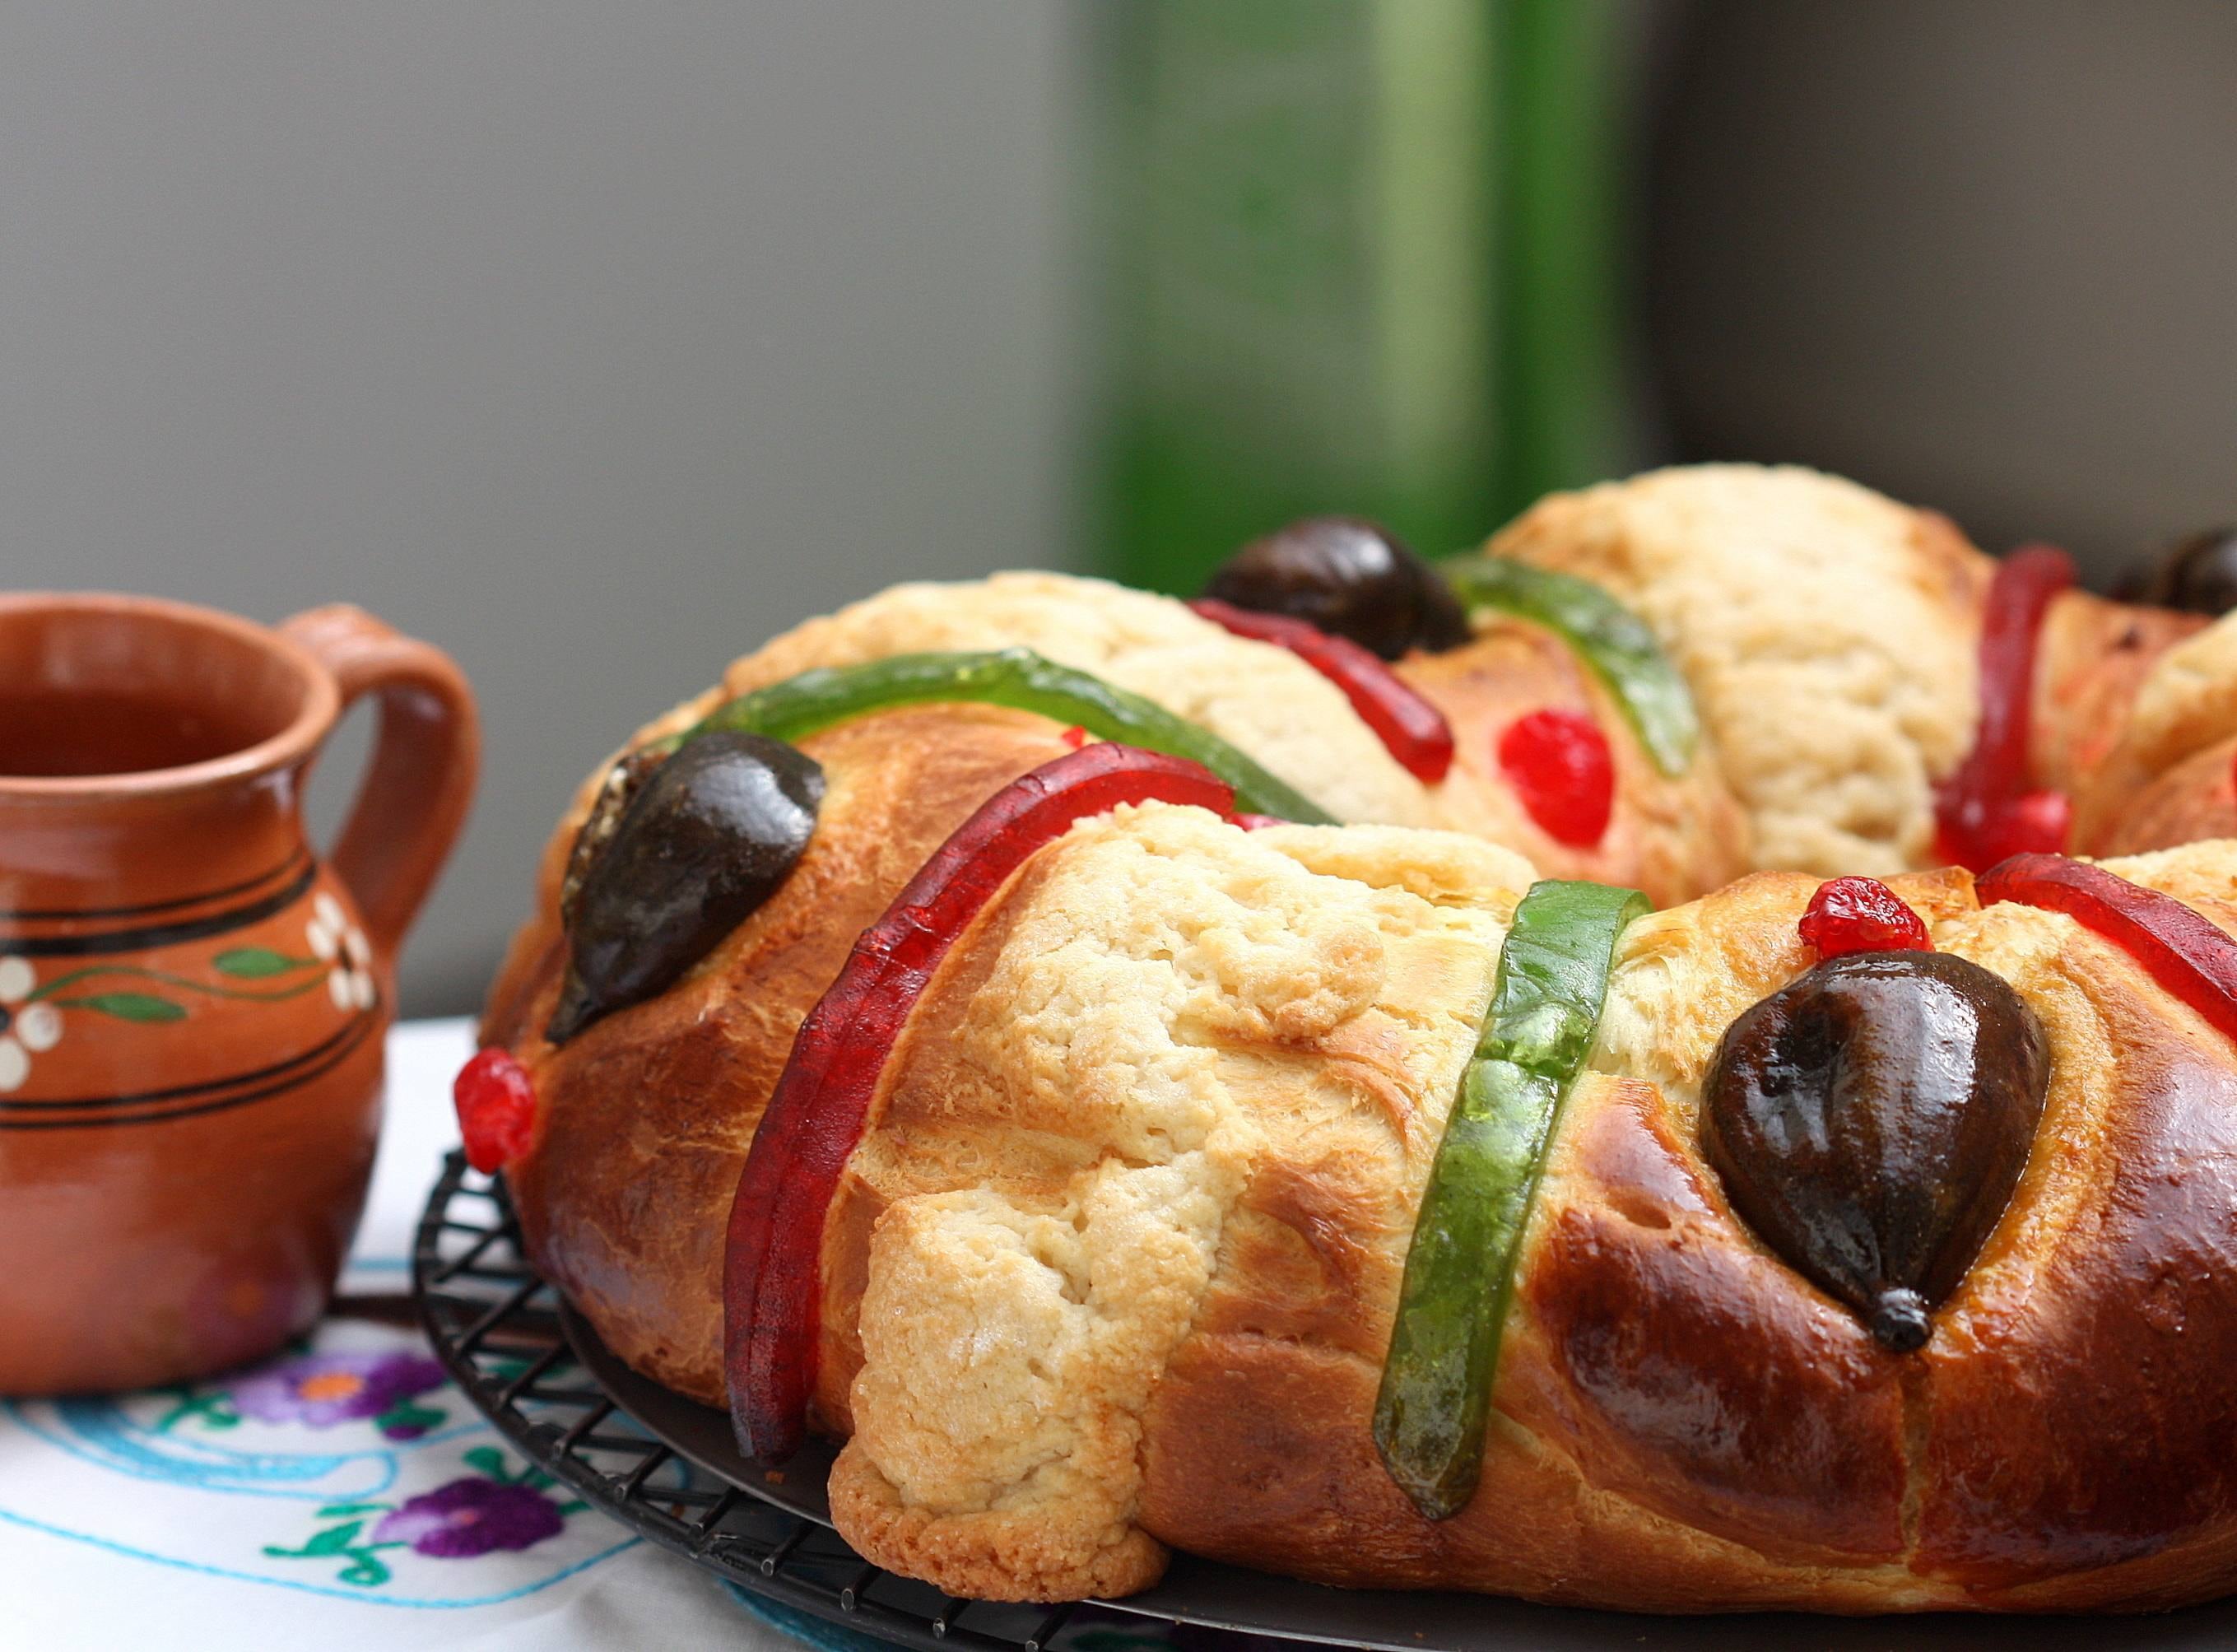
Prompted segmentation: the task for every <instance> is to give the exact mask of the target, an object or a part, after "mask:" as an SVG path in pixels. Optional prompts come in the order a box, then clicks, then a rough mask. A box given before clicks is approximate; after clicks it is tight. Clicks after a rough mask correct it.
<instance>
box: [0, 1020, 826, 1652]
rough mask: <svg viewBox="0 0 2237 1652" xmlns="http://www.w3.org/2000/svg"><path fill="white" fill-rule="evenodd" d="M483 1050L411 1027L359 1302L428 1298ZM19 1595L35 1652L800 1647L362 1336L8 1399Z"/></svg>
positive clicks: (6, 1462)
mask: <svg viewBox="0 0 2237 1652" xmlns="http://www.w3.org/2000/svg"><path fill="white" fill-rule="evenodd" d="M470 1044H471V1041H470V1037H469V1032H468V1027H467V1023H466V1022H465V1021H463V1020H459V1021H424V1022H419V1023H415V1024H408V1025H406V1026H402V1027H399V1028H397V1029H396V1030H395V1032H394V1033H393V1034H392V1035H391V1038H390V1041H389V1052H388V1054H389V1066H388V1115H387V1121H386V1127H385V1131H384V1134H383V1139H382V1142H381V1150H380V1159H379V1165H378V1166H377V1168H376V1170H375V1172H374V1175H373V1194H372V1199H371V1201H370V1204H369V1206H368V1208H367V1211H366V1218H365V1222H364V1225H363V1226H362V1228H361V1229H360V1232H359V1235H358V1243H357V1246H356V1249H355V1251H354V1252H353V1255H352V1259H351V1262H350V1265H349V1269H348V1272H347V1273H346V1276H345V1288H346V1289H348V1290H353V1291H382V1290H385V1291H393V1292H400V1291H403V1290H405V1289H406V1287H407V1278H408V1275H407V1272H406V1257H407V1255H408V1253H409V1251H410V1244H411V1236H412V1230H413V1228H414V1227H415V1226H416V1225H417V1223H418V1220H419V1210H420V1206H421V1205H422V1204H423V1202H424V1201H425V1199H426V1193H427V1189H428V1187H429V1186H430V1185H431V1184H432V1181H433V1180H434V1178H435V1174H436V1171H437V1167H438V1166H439V1162H440V1160H441V1158H442V1154H443V1153H444V1152H445V1150H446V1149H447V1148H448V1147H450V1146H452V1145H453V1144H454V1142H455V1141H456V1139H457V1131H456V1127H455V1125H454V1124H453V1122H452V1114H451V1106H450V1084H451V1076H452V1074H453V1073H454V1072H455V1071H456V1070H457V1068H458V1067H459V1063H460V1062H461V1061H464V1060H465V1056H466V1054H468V1052H469V1049H470ZM0 1602H5V1604H4V1607H0V1625H4V1630H0V1642H4V1643H5V1644H6V1645H7V1646H9V1647H10V1648H13V1647H25V1648H30V1647H41V1648H58V1649H76V1648H81V1647H83V1648H99V1649H109V1648H135V1649H162V1652H171V1649H179V1652H196V1649H201V1648H209V1649H224V1652H242V1649H254V1648H262V1647H291V1648H296V1647H300V1648H305V1649H312V1652H343V1649H349V1648H358V1647H366V1648H375V1647H377V1648H412V1647H423V1646H424V1647H436V1646H441V1647H447V1648H477V1649H481V1648H489V1649H499V1648H505V1649H510V1648H520V1649H528V1648H534V1649H536V1652H571V1649H577V1648H583V1649H591V1648H608V1647H611V1648H635V1647H648V1646H657V1647H662V1648H692V1647H701V1646H709V1647H711V1646H723V1647H727V1648H740V1649H744V1652H780V1649H785V1652H793V1649H796V1648H797V1646H798V1642H795V1641H793V1640H792V1639H790V1638H789V1637H788V1636H786V1635H782V1634H781V1633H780V1632H778V1631H777V1630H775V1629H771V1628H769V1627H768V1626H767V1625H766V1624H764V1623H763V1622H761V1621H759V1620H758V1619H757V1618H756V1617H755V1616H751V1615H749V1613H748V1612H747V1611H746V1610H744V1609H742V1607H741V1605H740V1603H739V1602H737V1601H736V1599H735V1598H733V1596H731V1595H730V1593H729V1591H728V1590H726V1589H724V1588H723V1585H722V1584H721V1583H718V1582H717V1581H716V1579H715V1578H714V1577H713V1576H711V1575H709V1574H708V1573H705V1572H703V1571H701V1570H699V1569H696V1568H695V1567H693V1566H691V1565H690V1564H688V1563H685V1562H683V1561H682V1560H680V1559H677V1558H676V1556H671V1555H670V1554H667V1553H666V1552H664V1551H663V1550H660V1549H658V1548H657V1547H655V1546H654V1545H652V1544H650V1543H643V1542H641V1541H639V1540H637V1538H635V1537H633V1536H631V1535H630V1532H629V1531H628V1530H625V1529H624V1528H623V1527H622V1526H620V1525H618V1524H617V1523H613V1522H611V1521H610V1520H608V1519H607V1518H606V1517H604V1516H603V1515H601V1514H599V1513H598V1512H597V1510H592V1509H588V1508H584V1507H582V1506H581V1505H580V1504H578V1503H575V1502H574V1501H573V1499H572V1498H571V1496H570V1494H569V1493H568V1491H567V1490H566V1489H565V1488H564V1487H554V1486H552V1485H551V1484H550V1483H548V1482H546V1481H544V1479H543V1478H542V1477H541V1476H539V1475H538V1474H536V1473H535V1472H534V1471H533V1470H532V1469H531V1465H529V1464H526V1463H525V1462H524V1461H523V1460H522V1459H521V1458H520V1457H518V1455H517V1454H516V1453H514V1452H513V1451H512V1450H511V1449H510V1448H509V1447H508V1446H506V1445H505V1443H504V1442H503V1441H502V1440H501V1439H500V1438H499V1437H498V1435H497V1434H496V1432H495V1431H493V1430H492V1429H491V1428H490V1426H489V1425H488V1424H486V1423H485V1422H483V1421H482V1419H481V1417H480V1416H479V1415H478V1413H477V1412H476V1411H474V1410H473V1408H472V1406H471V1405H470V1404H468V1403H467V1402H466V1400H465V1398H464V1397H463V1396H461V1395H460V1394H459V1391H457V1390H456V1389H454V1388H452V1387H451V1386H449V1385H448V1384H445V1383H444V1382H443V1381H442V1380H441V1372H440V1370H439V1367H436V1366H435V1365H433V1364H432V1361H430V1360H429V1359H428V1358H426V1346H425V1345H424V1343H422V1342H421V1341H420V1339H419V1337H418V1336H417V1335H416V1333H413V1332H406V1331H401V1330H391V1329H387V1328H385V1327H382V1326H378V1325H364V1324H358V1323H349V1322H343V1321H338V1320H337V1321H329V1322H328V1323H327V1324H326V1325H322V1326H320V1328H319V1330H318V1331H317V1332H316V1333H315V1334H314V1335H313V1338H312V1339H311V1342H310V1345H309V1346H308V1347H307V1349H305V1350H303V1351H300V1352H298V1353H296V1354H294V1355H292V1356H283V1357H282V1358H280V1359H279V1360H276V1361H274V1362H272V1363H270V1364H267V1365H266V1366H264V1367H262V1368H261V1371H258V1372H255V1373H251V1374H249V1375H247V1376H246V1377H241V1376H236V1377H234V1378H228V1379H223V1380H220V1381H217V1382H213V1383H205V1384H195V1385H194V1386H193V1387H191V1388H188V1389H186V1390H183V1391H165V1392H162V1393H148V1394H135V1395H128V1396H124V1397H122V1398H112V1399H97V1400H71V1401H59V1402H57V1401H43V1400H42V1401H7V1402H0ZM818 1638H819V1639H820V1638H821V1636H819V1637H818Z"/></svg>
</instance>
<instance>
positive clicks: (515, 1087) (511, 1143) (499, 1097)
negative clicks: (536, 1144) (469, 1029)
mask: <svg viewBox="0 0 2237 1652" xmlns="http://www.w3.org/2000/svg"><path fill="white" fill-rule="evenodd" d="M451 1100H452V1103H453V1105H455V1106H456V1107H457V1108H458V1110H459V1134H460V1135H461V1136H463V1137H465V1143H466V1162H467V1163H468V1164H470V1165H472V1166H473V1167H474V1168H475V1169H476V1170H478V1171H480V1172H481V1173H483V1174H484V1175H488V1174H489V1173H492V1171H497V1170H502V1169H503V1168H504V1167H505V1166H507V1165H509V1164H511V1162H512V1161H513V1160H516V1159H518V1158H519V1157H520V1155H521V1154H522V1153H525V1152H527V1151H528V1141H529V1137H530V1136H531V1133H533V1132H534V1130H535V1127H536V1087H535V1085H534V1084H532V1083H531V1082H530V1081H529V1077H528V1070H527V1069H526V1068H525V1067H522V1066H521V1064H520V1063H519V1062H518V1061H514V1060H513V1059H512V1056H511V1053H510V1052H509V1051H505V1050H501V1049H486V1050H484V1051H482V1052H481V1053H480V1054H478V1055H477V1056H475V1057H474V1058H473V1060H472V1061H468V1062H467V1063H466V1064H465V1066H464V1067H460V1068H459V1077H458V1081H457V1082H456V1083H454V1084H452V1087H451Z"/></svg>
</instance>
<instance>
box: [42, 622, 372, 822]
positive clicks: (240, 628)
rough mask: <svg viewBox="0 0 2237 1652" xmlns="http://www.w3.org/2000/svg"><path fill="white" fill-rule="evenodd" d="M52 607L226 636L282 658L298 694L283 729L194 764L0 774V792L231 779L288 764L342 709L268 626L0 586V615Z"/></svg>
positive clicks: (114, 790)
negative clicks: (154, 621)
mask: <svg viewBox="0 0 2237 1652" xmlns="http://www.w3.org/2000/svg"><path fill="white" fill-rule="evenodd" d="M55 611H67V612H73V613H80V614H93V615H108V616H110V617H116V616H120V615H121V616H125V617H128V618H142V619H162V620H167V621H169V622H170V623H172V624H179V625H184V626H188V627H194V628H198V629H200V630H201V631H206V632H215V633H218V634H220V635H223V636H226V637H229V638H232V639H234V641H236V642H240V643H245V644H247V645H249V646H250V647H252V648H254V649H257V650H259V651H261V652H262V653H264V654H266V655H267V656H269V657H275V658H277V659H279V660H280V662H281V663H282V664H285V665H286V666H287V668H288V669H289V670H290V671H293V672H294V675H295V677H296V678H297V679H298V680H299V681H300V684H302V689H303V694H302V700H301V703H300V704H299V705H298V706H297V707H296V710H295V715H294V717H291V718H290V719H289V720H288V722H287V725H286V726H285V727H284V728H282V729H280V730H279V731H278V732H277V733H275V734H271V735H267V737H265V738H263V739H261V740H259V741H257V742H256V743H254V744H253V745H246V746H243V747H241V749H240V750H237V751H228V752H225V753H222V754H221V755H220V756H218V757H205V758H203V759H201V761H200V762H198V763H175V764H173V765H171V766H169V767H168V768H162V769H131V770H123V771H122V772H120V773H117V774H105V775H9V774H0V797H8V798H11V799H16V800H22V801H36V800H39V799H53V800H55V801H57V802H61V801H69V802H82V801H84V800H86V799H88V798H100V797H116V796H148V795H151V794H154V793H159V792H173V791H183V790H194V789H199V788H202V787H207V786H215V785H225V784H230V783H234V782H238V781H241V780H247V779H250V778H253V777H254V776H257V775H261V774H266V773H269V772H271V771H272V770H276V769H282V768H287V767H289V766H292V765H293V764H294V763H298V762H300V761H301V760H302V759H304V758H306V757H309V756H310V754H311V753H312V752H313V751H314V750H317V748H318V744H319V742H320V740H322V739H323V738H325V737H326V734H327V730H329V729H330V728H331V727H332V726H333V722H334V719H335V718H336V717H339V716H340V713H341V689H340V685H339V684H337V683H336V682H335V681H334V677H333V673H332V672H331V671H327V668H326V667H325V666H324V665H322V664H320V662H319V660H318V659H317V657H315V656H313V654H312V653H311V651H309V650H308V649H307V648H305V647H304V646H303V645H302V644H300V643H298V642H296V641H294V639H293V638H289V637H288V636H287V635H286V634H285V633H284V632H282V631H279V630H278V629H276V628H274V627H273V626H270V625H261V624H258V623H257V622H256V621H254V620H253V619H248V618H243V617H242V616H241V615H239V614H234V613H228V612H227V611H225V610H224V609H222V608H212V607H208V606H207V605H204V604H201V603H195V602H181V601H179V600H178V599H176V598H170V597H147V596H139V595H135V594H134V593H132V592H129V591H0V620H4V619H6V618H9V617H10V616H12V615H16V614H21V613H51V612H55Z"/></svg>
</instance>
